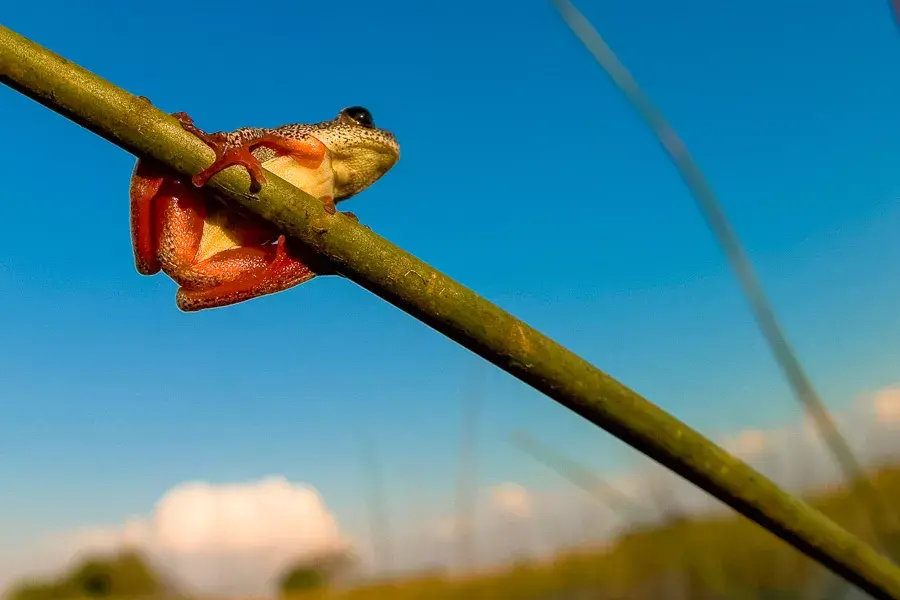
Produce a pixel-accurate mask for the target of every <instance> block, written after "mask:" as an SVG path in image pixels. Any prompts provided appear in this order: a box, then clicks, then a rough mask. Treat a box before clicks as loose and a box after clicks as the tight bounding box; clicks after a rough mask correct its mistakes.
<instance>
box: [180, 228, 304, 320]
mask: <svg viewBox="0 0 900 600" xmlns="http://www.w3.org/2000/svg"><path fill="white" fill-rule="evenodd" d="M193 270H194V272H195V273H197V274H198V275H202V276H204V277H209V278H211V279H218V280H219V281H221V283H219V284H217V285H212V286H208V287H193V288H185V287H182V288H180V289H179V290H178V293H177V295H176V297H175V301H176V303H177V304H178V308H180V309H181V310H183V311H185V312H193V311H197V310H203V309H205V308H215V307H219V306H227V305H229V304H236V303H238V302H243V301H245V300H250V299H251V298H256V297H258V296H265V295H267V294H274V293H276V292H281V291H284V290H286V289H288V288H292V287H294V286H296V285H299V284H301V283H304V282H306V281H309V280H310V279H312V278H313V277H315V276H316V273H315V272H313V270H312V269H311V268H310V267H309V266H308V265H307V264H306V263H305V262H303V261H302V260H300V259H299V258H297V257H296V256H293V255H292V254H291V253H290V251H289V249H288V248H287V245H286V243H285V237H284V236H280V237H279V238H278V243H277V244H276V245H266V246H255V247H242V248H233V249H230V250H224V251H222V252H219V253H218V254H216V255H214V256H212V257H210V258H209V259H207V260H205V261H202V262H200V263H198V264H196V265H194V267H193Z"/></svg>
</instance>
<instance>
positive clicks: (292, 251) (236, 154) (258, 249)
mask: <svg viewBox="0 0 900 600" xmlns="http://www.w3.org/2000/svg"><path fill="white" fill-rule="evenodd" d="M145 100H146V99H145ZM148 102H149V101H148ZM172 116H173V117H175V118H176V119H177V120H178V122H179V123H180V125H181V127H182V128H183V129H184V130H186V131H188V132H189V133H191V134H193V135H195V136H197V137H198V138H199V139H200V140H201V141H203V142H204V143H205V144H206V145H207V146H209V147H210V148H212V149H213V151H214V152H215V154H216V159H215V161H214V162H213V163H212V164H211V165H210V166H209V167H208V168H206V169H204V170H203V171H201V172H200V173H197V174H196V175H194V176H193V177H191V178H190V181H186V178H184V177H182V176H180V175H178V174H176V173H174V172H171V171H169V170H167V169H166V168H165V167H163V166H162V165H160V164H159V163H157V162H155V161H153V160H150V159H138V161H137V163H136V165H135V168H134V171H133V173H132V176H131V182H130V187H129V195H130V200H131V202H130V207H131V211H130V212H131V215H130V216H131V240H132V248H133V251H134V260H135V267H136V268H137V271H138V272H139V273H140V274H142V275H155V274H157V273H159V272H160V271H162V272H163V273H164V274H166V275H167V276H168V277H169V278H170V279H172V280H173V281H174V282H175V283H176V284H177V285H178V286H179V287H178V290H177V291H176V294H175V303H176V305H177V307H178V308H179V309H180V310H181V311H183V312H196V311H199V310H205V309H210V308H219V307H223V306H229V305H232V304H236V303H239V302H245V301H247V300H251V299H254V298H258V297H261V296H265V295H269V294H274V293H278V292H282V291H285V290H287V289H290V288H293V287H295V286H297V285H300V284H302V283H306V282H308V281H310V280H312V279H313V278H315V277H317V276H320V275H326V274H334V271H333V270H332V269H330V268H329V266H328V265H327V264H325V262H324V261H323V260H322V259H319V258H317V257H316V256H315V255H314V253H312V251H311V250H310V249H309V248H307V247H305V246H304V245H303V244H302V243H301V242H299V241H298V240H295V239H292V238H289V237H287V236H286V235H284V234H283V233H282V232H280V231H279V230H278V228H277V227H276V226H275V225H273V224H271V223H269V222H267V221H265V220H263V219H262V218H261V217H258V216H256V215H255V214H253V213H251V212H250V211H247V210H245V209H243V207H241V206H239V205H237V204H236V203H230V202H227V201H225V199H223V198H222V197H221V196H219V195H218V194H217V193H216V192H215V191H213V190H212V189H211V188H209V187H207V186H206V184H207V182H208V181H209V179H210V178H211V177H212V176H213V175H215V174H216V173H218V172H219V171H222V170H223V169H226V168H228V167H230V166H233V165H239V166H242V167H244V168H245V169H247V171H248V173H249V175H250V181H251V186H250V189H251V192H258V191H259V190H260V189H261V188H262V186H263V185H264V184H265V182H266V175H265V173H264V171H268V172H271V173H274V174H275V175H277V176H278V177H281V178H282V179H284V180H285V181H287V182H288V183H290V184H291V185H293V186H295V187H297V188H300V189H301V190H303V191H304V192H306V193H307V194H309V195H311V196H314V197H316V198H318V199H319V200H320V201H321V202H322V203H323V206H324V209H325V211H326V213H328V214H329V215H334V214H335V213H337V212H338V211H337V209H336V204H337V203H338V202H342V201H344V200H346V199H348V198H350V197H352V196H355V195H356V194H358V193H360V192H362V191H363V190H365V189H366V188H368V187H369V186H370V185H372V184H373V183H374V182H375V181H377V180H378V179H380V178H381V177H382V176H383V175H384V174H385V173H387V172H388V171H389V170H390V169H391V168H392V167H393V166H394V165H395V164H396V163H397V161H398V160H399V158H400V146H399V144H398V142H397V138H396V137H395V136H394V134H393V133H391V132H390V131H387V130H385V129H381V128H378V127H376V126H375V122H374V120H373V117H372V113H371V112H370V111H369V110H368V109H366V108H365V107H362V106H350V107H347V108H344V109H342V110H341V111H340V112H338V114H337V116H336V117H334V118H332V119H330V120H326V121H321V122H319V123H312V124H306V123H293V124H287V125H282V126H279V127H274V128H260V127H242V128H239V129H236V130H234V131H231V132H222V131H220V132H216V133H212V134H210V133H206V132H205V131H203V130H202V129H200V128H199V127H197V126H196V125H195V124H194V121H193V119H192V118H191V117H190V116H189V115H188V114H187V113H184V112H178V113H173V114H172ZM342 214H344V215H346V216H348V217H350V218H352V219H354V220H356V221H358V220H359V219H358V218H357V217H356V215H355V214H353V213H351V212H344V213H342Z"/></svg>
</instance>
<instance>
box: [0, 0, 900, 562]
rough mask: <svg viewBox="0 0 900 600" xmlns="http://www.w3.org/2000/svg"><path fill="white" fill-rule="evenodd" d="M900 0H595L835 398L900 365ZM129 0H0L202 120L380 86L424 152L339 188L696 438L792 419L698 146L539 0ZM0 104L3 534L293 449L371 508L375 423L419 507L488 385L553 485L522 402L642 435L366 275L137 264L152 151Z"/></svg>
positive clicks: (369, 220)
mask: <svg viewBox="0 0 900 600" xmlns="http://www.w3.org/2000/svg"><path fill="white" fill-rule="evenodd" d="M883 4H885V5H886V3H881V2H873V3H861V2H858V1H857V0H825V1H819V2H813V1H812V0H798V1H797V2H790V3H785V2H779V1H776V0H760V1H759V2H755V3H753V4H746V3H745V4H734V3H722V2H717V1H715V0H684V1H683V2H679V3H671V2H663V1H662V0H634V1H633V2H628V3H620V2H611V1H597V0H583V1H582V2H580V3H578V6H579V8H581V9H582V10H583V12H584V13H585V14H586V16H587V17H588V18H589V19H591V20H592V21H593V23H594V24H595V26H596V27H597V28H598V30H599V31H600V33H601V34H602V35H603V36H604V37H605V38H606V40H607V42H608V43H609V44H610V45H611V46H612V48H613V49H614V51H615V52H616V53H617V54H618V55H619V57H620V58H621V59H622V61H623V62H624V63H625V64H626V66H627V67H628V68H629V69H630V70H631V71H632V73H633V74H634V75H635V76H636V77H637V79H638V81H639V82H640V83H641V85H642V86H643V87H644V89H645V90H646V91H647V92H648V93H649V94H650V95H651V97H652V98H653V99H654V101H655V102H656V104H657V105H658V106H659V107H660V108H661V109H662V110H663V112H664V113H665V114H666V116H667V117H668V118H669V120H670V121H671V123H672V124H673V125H674V127H675V128H676V129H677V130H678V131H679V133H680V134H681V136H682V138H683V139H684V140H685V142H686V143H687V145H688V147H689V148H690V150H691V151H692V152H693V154H694V156H695V158H696V159H697V160H698V161H699V163H700V165H701V167H702V168H703V169H704V171H705V173H706V175H707V177H708V178H709V180H710V181H711V183H712V185H713V186H714V188H715V189H716V191H717V192H718V193H719V195H720V198H721V200H722V202H723V204H724V205H725V208H726V210H727V211H728V213H729V215H730V217H731V219H732V220H733V222H734V224H735V227H736V229H737V231H738V233H739V234H740V236H741V237H742V240H743V241H744V243H745V244H746V246H747V249H748V251H749V253H750V255H751V257H752V259H753V260H754V262H755V264H756V266H757V268H758V270H759V274H760V277H761V278H762V281H763V283H764V285H765V286H766V288H767V291H768V292H769V293H770V295H771V298H772V300H773V302H774V303H775V306H776V309H777V310H778V311H779V314H780V316H781V318H782V320H783V322H784V324H785V325H786V329H787V331H788V334H789V335H790V338H791V340H792V342H793V343H794V345H795V346H796V348H797V350H798V351H799V352H800V355H801V357H802V360H803V361H804V363H805V364H806V366H807V367H808V369H809V371H810V374H811V375H812V377H813V378H814V380H815V381H816V383H817V385H818V386H819V389H820V391H821V392H822V394H823V396H824V397H825V398H826V400H827V401H828V402H829V403H830V404H831V405H833V406H841V405H844V404H846V403H847V402H849V401H850V400H851V399H852V398H853V397H854V396H855V395H857V394H859V393H861V392H863V391H866V390H870V389H874V388H878V387H881V386H884V385H886V384H889V383H891V382H895V381H897V380H898V379H900V372H898V367H897V365H898V364H900V345H898V342H897V340H898V339H900V317H898V312H897V310H896V306H897V305H898V303H900V283H898V282H900V279H898V277H897V276H896V269H895V268H894V266H895V265H896V264H898V259H900V241H898V236H897V233H896V232H897V231H898V227H900V203H898V202H897V198H898V194H900V177H898V175H897V173H898V169H897V167H896V165H897V164H898V162H900V119H897V110H898V107H900V77H898V76H897V73H898V68H900V36H898V35H897V31H896V28H895V26H894V24H893V23H892V21H891V20H890V18H889V14H888V11H887V7H886V6H883ZM142 6H143V5H140V4H133V3H123V2H111V1H108V2H80V3H69V2H60V1H57V0H52V1H48V2H43V3H34V2H31V3H29V2H19V3H15V5H14V6H10V7H9V8H7V9H6V10H5V13H4V24H5V25H6V26H8V27H11V28H12V29H14V30H16V31H18V32H20V33H22V34H24V35H26V36H29V37H31V38H32V39H34V40H35V41H37V42H39V43H42V44H44V45H46V46H48V47H49V48H51V49H52V50H54V51H56V52H59V53H61V54H63V55H64V56H66V57H67V58H69V59H71V60H73V61H75V62H77V63H79V64H81V65H83V66H85V67H87V68H88V69H91V70H92V71H94V72H96V73H98V74H99V75H101V76H103V77H106V78H107V79H109V80H111V81H113V82H115V83H116V84H118V85H120V86H122V87H124V88H126V89H128V90H129V91H131V92H133V93H136V94H141V95H145V96H148V97H150V98H151V99H152V101H153V102H154V103H155V104H156V105H157V106H158V107H160V108H162V109H163V110H166V111H170V112H172V111H180V110H185V111H187V112H188V113H190V114H191V115H192V116H193V117H194V118H195V120H196V121H197V122H198V124H199V125H200V126H201V127H203V128H205V129H207V130H220V129H233V128H236V127H239V126H244V125H256V126H275V125H279V124H282V123H286V122H297V121H319V120H323V119H327V118H330V117H332V116H333V115H334V114H335V113H336V112H337V111H338V110H339V109H340V108H342V107H344V106H348V105H351V104H362V105H365V106H367V107H368V108H370V109H371V110H372V112H373V114H374V117H375V121H376V123H377V124H379V125H380V126H382V127H385V128H387V129H390V130H392V131H393V132H394V133H395V134H396V135H397V136H398V138H399V140H400V143H401V146H402V152H403V155H402V159H401V161H400V163H399V164H398V166H397V167H396V168H395V169H394V170H393V171H392V172H390V173H389V174H388V175H387V176H386V177H385V178H384V179H382V180H381V181H379V182H378V183H377V184H376V185H374V186H373V187H372V188H371V189H370V190H367V191H366V192H365V193H363V194H362V195H360V196H358V197H357V198H354V199H352V200H351V201H349V202H348V203H347V205H346V208H347V210H353V211H354V212H356V213H357V214H358V215H359V216H360V218H361V219H362V221H363V222H364V223H366V224H368V225H370V226H371V227H372V228H373V229H374V230H376V231H377V232H379V233H381V234H382V235H384V236H386V237H387V238H388V239H390V240H392V241H394V242H395V243H397V244H398V245H400V246H402V247H404V248H405V249H407V250H409V251H411V252H413V253H414V254H416V255H417V256H419V257H421V258H423V259H424V260H426V261H428V262H430V263H431V264H433V265H434V266H436V267H437V268H439V269H441V270H443V271H444V272H446V273H448V274H450V275H451V276H453V277H455V278H456V279H458V280H460V281H462V282H463V283H465V284H467V285H469V286H471V287H472V288H474V289H475V290H477V291H479V292H480V293H482V294H483V295H485V296H486V297H487V298H489V299H491V300H492V301H495V302H497V303H499V304H500V305H501V306H503V307H504V308H506V309H508V310H510V311H512V312H513V313H514V314H516V315H517V316H519V317H521V318H523V319H525V320H526V321H528V322H530V323H531V324H533V325H534V326H536V327H538V328H539V329H540V330H542V331H543V332H545V333H547V334H549V335H550V336H552V337H554V338H556V339H557V340H559V341H560V342H562V343H563V344H565V345H567V346H569V347H570V348H572V349H573V350H575V351H576V352H578V353H580V354H582V355H583V356H585V357H586V358H588V359H589V360H591V361H592V362H593V363H594V364H596V365H597V366H599V367H600V368H602V369H604V370H606V371H608V372H609V373H611V374H612V375H613V376H615V377H617V378H619V379H620V380H622V381H623V382H624V383H626V384H628V385H630V386H632V387H634V388H636V389H637V390H638V391H640V392H641V393H643V394H645V395H646V396H647V397H648V398H649V399H651V400H652V401H654V402H656V403H658V404H659V405H661V406H663V407H664V408H666V409H667V410H670V411H672V412H673V413H674V414H675V415H676V416H678V417H679V418H681V419H683V420H686V421H687V422H688V423H689V424H691V425H692V426H694V427H696V428H698V429H699V430H701V431H702V432H704V433H706V434H708V435H716V434H718V433H719V432H722V431H726V430H733V429H737V428H741V427H767V426H772V425H776V424H779V423H781V422H784V421H786V420H788V419H793V418H796V416H797V414H798V413H797V409H796V408H795V406H794V404H793V402H792V399H791V397H790V394H789V391H788V389H787V387H786V385H785V384H784V383H783V381H782V379H781V376H780V373H779V372H778V370H777V368H776V367H775V365H774V363H773V362H772V360H771V358H770V357H769V355H768V353H767V350H766V347H765V345H764V343H763V342H762V340H761V337H760V335H759V334H758V332H757V331H756V329H755V326H754V324H753V322H752V320H751V317H750V314H749V311H748V310H747V308H746V306H745V305H744V302H743V299H742V297H741V296H740V294H739V290H738V287H737V284H736V282H735V280H734V278H733V276H732V274H731V272H730V271H729V270H728V268H727V265H726V263H725V261H724V258H723V256H722V255H721V253H720V251H719V249H718V247H717V245H716V243H715V242H714V240H713V238H712V236H711V234H710V233H709V231H708V230H707V229H706V226H705V224H704V222H703V221H702V219H701V217H700V215H699V213H698V212H697V210H696V208H695V206H694V204H693V201H692V199H691V197H690V196H689V194H688V193H687V191H686V189H685V188H684V186H683V185H682V183H681V181H680V179H679V178H678V175H677V173H676V172H675V171H674V169H673V167H672V166H671V165H670V164H669V162H668V160H667V158H666V156H665V155H664V153H663V152H662V150H661V149H660V148H659V147H658V145H657V143H656V140H655V139H654V138H653V137H652V135H651V134H650V132H649V131H648V130H647V129H646V127H645V126H644V124H643V123H642V122H641V121H640V120H639V119H638V117H637V116H636V114H635V113H634V112H633V111H632V109H631V107H630V106H629V105H628V104H627V103H626V101H625V100H624V98H623V97H622V96H621V94H620V93H619V92H618V90H617V89H615V88H614V87H613V86H612V85H611V84H610V82H609V81H608V80H607V78H606V76H605V74H604V73H603V72H602V70H601V69H600V68H599V66H598V65H596V64H595V63H594V61H593V58H592V57H591V56H590V54H589V53H588V52H587V51H586V50H585V49H584V48H583V47H582V46H581V45H580V43H579V42H578V41H577V40H576V39H575V38H574V36H573V35H572V34H571V32H570V31H569V30H568V29H567V28H566V26H565V25H564V24H563V23H562V22H561V21H560V20H559V18H558V17H557V15H556V13H555V12H554V11H553V10H552V8H551V7H550V5H549V3H547V2H544V1H539V0H516V1H515V2H513V1H512V0H507V1H505V2H503V1H496V2H483V1H479V2H476V1H474V0H460V1H456V2H418V1H413V0H406V1H397V2H390V3H372V2H362V1H355V0H353V1H351V0H348V1H345V2H340V3H329V2H321V3H315V4H312V3H310V4H308V5H307V4H306V3H298V2H287V1H281V0H273V1H272V2H269V3H266V4H265V5H261V6H260V8H259V9H256V8H254V7H249V8H248V5H247V4H246V3H237V2H216V3H211V2H210V3H188V2H177V3H176V2H159V3H157V4H156V5H154V6H155V8H154V12H153V14H152V15H148V14H146V13H145V12H142V11H144V10H145V9H143V8H142ZM204 7H205V8H204ZM229 44H233V45H229ZM0 114H2V115H4V117H5V118H4V119H3V124H4V127H5V128H6V129H5V135H6V140H7V142H6V143H5V144H3V145H2V146H0V162H2V164H3V171H2V172H3V174H4V179H5V181H6V192H7V193H6V194H5V202H4V220H3V223H4V226H3V228H2V235H0V289H2V290H3V293H2V294H0V311H2V314H3V315H5V318H3V319H2V320H0V339H2V340H3V342H2V343H0V360H2V364H3V368H2V371H0V396H2V397H3V399H4V400H3V402H2V404H0V455H2V456H3V457H4V459H3V460H2V461H0V488H2V489H3V490H4V493H3V494H2V495H0V531H2V532H3V534H2V538H0V543H6V544H15V543H18V542H19V541H20V540H23V539H27V538H31V537H33V536H36V535H42V534H45V533H49V532H52V531H56V530H60V529H66V528H69V527H72V526H76V525H80V524H84V523H96V522H118V521H121V520H122V519H123V518H125V517H127V516H128V515H131V514H143V513H146V512H148V511H149V510H150V508H151V506H152V503H153V502H154V500H155V499H156V498H158V497H159V495H160V494H162V493H163V492H164V491H165V490H166V489H168V488H170V487H171V486H173V485H175V484H177V483H179V482H182V481H185V480H191V479H205V480H209V481H212V482H229V481H243V480H248V479H255V478H258V477H261V476H264V475H268V474H272V473H283V474H285V475H286V476H288V477H289V478H291V479H295V480H299V481H306V482H309V483H311V484H313V485H315V486H316V487H317V488H318V489H319V490H320V491H321V492H322V493H323V495H324V497H325V499H326V501H327V503H328V505H329V506H330V507H332V508H333V509H334V510H335V512H336V513H337V516H338V518H339V519H341V522H342V523H344V524H346V525H347V527H349V528H351V529H352V528H361V527H363V525H364V520H363V513H362V504H361V500H360V495H361V493H362V489H361V483H360V478H359V470H360V468H361V466H360V461H359V454H360V450H359V447H358V432H359V430H360V428H366V429H369V430H371V431H374V432H376V438H377V444H378V449H379V453H380V457H381V460H382V461H383V463H384V464H385V467H384V468H385V477H386V485H387V487H388V493H389V499H390V501H391V503H392V506H393V507H394V510H395V511H396V513H397V514H398V515H399V514H400V513H402V512H403V510H404V509H403V507H405V506H407V505H408V504H409V503H410V502H411V499H412V498H413V489H414V487H415V486H421V487H422V488H423V489H424V490H426V491H425V492H423V494H424V495H423V496H422V497H423V498H432V499H435V501H436V502H439V501H442V500H440V499H442V498H443V499H446V498H449V497H451V496H450V494H452V486H453V484H454V481H455V476H456V460H457V454H458V439H459V421H460V419H459V416H460V399H461V398H462V396H463V394H464V393H465V391H466V390H468V389H473V388H475V389H479V390H481V391H480V393H481V394H482V395H483V396H484V397H485V401H486V406H485V409H484V418H483V422H482V423H481V425H480V435H481V438H480V439H481V441H480V448H481V451H482V454H481V458H480V465H479V470H480V478H481V480H482V482H484V483H492V482H498V481H505V480H514V481H519V482H522V483H524V484H528V485H534V486H547V487H550V486H557V485H561V484H560V483H559V482H558V481H557V480H555V479H554V478H553V477H552V476H549V475H548V474H547V472H546V471H545V470H543V468H542V467H539V466H537V465H534V464H532V463H531V462H530V459H528V458H526V457H523V456H521V455H519V454H518V453H517V452H516V451H515V450H514V449H512V448H510V447H509V445H508V444H507V442H506V441H505V436H506V434H507V433H508V432H509V431H510V430H512V429H516V428H524V429H526V430H529V431H531V432H532V433H534V434H536V435H537V436H538V437H540V438H541V439H543V440H544V441H547V442H550V443H552V444H554V445H555V446H556V447H557V448H558V449H560V450H562V451H564V452H566V453H568V454H570V455H580V456H582V460H583V461H584V462H585V463H586V464H588V465H590V466H592V467H595V468H597V469H599V470H604V469H606V470H609V469H623V468H627V466H628V465H629V464H633V463H634V462H635V460H636V459H635V455H634V453H633V452H631V451H628V450H626V449H624V448H623V447H622V446H621V444H618V443H617V442H613V441H611V439H610V437H609V436H607V435H606V434H604V433H602V432H599V431H596V430H595V429H593V428H592V427H591V426H588V425H587V424H585V423H582V422H581V421H580V420H579V419H578V418H576V417H575V416H573V415H571V414H569V413H567V412H566V411H565V410H564V409H562V408H559V407H557V406H556V405H554V404H553V403H552V402H550V401H549V400H547V399H546V398H544V397H542V396H541V395H539V394H537V393H536V392H533V391H532V390H530V389H529V388H527V387H526V386H524V385H523V384H520V383H518V382H517V381H515V380H513V379H512V378H510V377H509V376H506V375H505V374H503V373H500V372H498V371H497V370H496V369H494V368H493V367H490V366H488V365H485V364H482V363H481V362H480V361H479V360H478V359H476V358H475V357H474V356H472V355H471V354H469V353H468V352H467V351H465V350H462V349H461V348H459V347H457V346H456V345H454V344H453V343H451V342H449V341H448V340H446V339H443V338H442V337H441V336H440V335H438V334H436V333H434V332H433V331H432V330H430V329H428V328H427V327H425V326H424V325H421V324H420V323H418V322H416V321H415V320H414V319H412V318H411V317H409V316H407V315H405V314H404V313H401V312H400V311H398V310H397V309H395V308H393V307H392V306H390V305H388V304H386V303H385V302H383V301H381V300H380V299H378V298H376V297H374V296H372V295H371V294H369V293H368V292H366V291H364V290H362V289H359V288H357V287H355V286H354V285H353V284H352V283H350V282H347V281H342V280H338V279H334V280H331V279H320V280H316V281H314V282H312V283H310V284H308V285H305V286H301V287H299V288H295V289H293V290H290V291H288V292H285V293H282V294H278V295H276V296H270V297H268V298H265V299H258V300H254V301H252V302H248V303H244V304H241V305H237V306H233V307H229V308H225V309H221V310H214V311H207V312H203V313H198V314H190V315H186V314H183V313H180V312H179V311H178V310H177V309H176V307H175V303H174V293H175V285H174V284H173V283H172V282H171V281H170V280H168V279H167V278H165V277H164V276H162V275H158V276H156V277H152V278H147V277H142V276H139V275H138V274H137V272H136V271H135V270H134V266H133V258H132V255H131V246H130V242H129V237H128V236H129V232H128V204H127V188H128V177H129V174H130V171H131V169H132V166H133V163H134V159H133V157H132V156H130V155H128V154H127V153H125V152H124V151H122V150H120V149H118V148H116V147H114V146H112V145H110V144H108V143H107V142H105V141H103V140H101V139H100V138H98V137H96V136H94V135H93V134H91V133H89V132H87V131H86V130H83V129H80V128H79V127H77V126H75V125H74V124H72V123H70V122H68V121H66V120H64V119H63V118H62V117H59V116H58V115H56V114H53V113H51V112H49V111H47V110H46V109H44V108H42V107H40V106H38V105H37V104H35V103H33V102H32V101H30V100H28V99H26V98H24V97H21V96H19V95H18V94H16V93H15V92H12V91H11V90H8V89H3V90H0ZM397 518H398V519H399V518H400V517H399V516H398V517H397Z"/></svg>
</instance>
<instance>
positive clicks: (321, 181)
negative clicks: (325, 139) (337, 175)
mask: <svg viewBox="0 0 900 600" xmlns="http://www.w3.org/2000/svg"><path fill="white" fill-rule="evenodd" d="M262 166H263V168H264V169H266V170H267V171H271V172H273V173H275V174H276V175H278V176H279V177H281V178H282V179H284V180H285V181H287V182H288V183H290V184H292V185H294V186H296V187H298V188H300V189H301V190H303V191H304V192H306V193H307V194H309V195H310V196H313V197H314V198H321V197H323V196H331V197H333V196H334V171H332V169H331V156H330V155H329V154H326V155H325V160H323V161H322V164H321V165H319V167H318V168H316V169H309V168H307V167H304V166H302V165H300V164H298V163H297V161H295V160H294V159H293V158H291V157H290V156H279V157H277V158H273V159H271V160H267V161H266V162H264V163H263V164H262Z"/></svg>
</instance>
